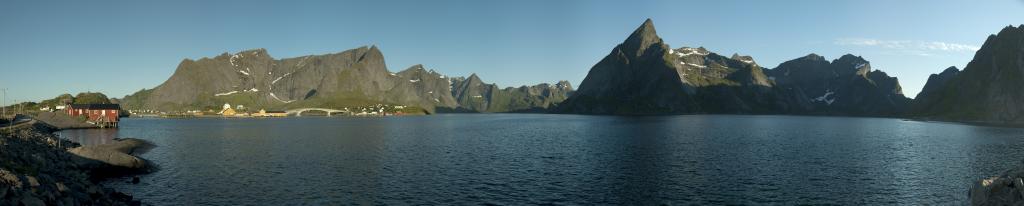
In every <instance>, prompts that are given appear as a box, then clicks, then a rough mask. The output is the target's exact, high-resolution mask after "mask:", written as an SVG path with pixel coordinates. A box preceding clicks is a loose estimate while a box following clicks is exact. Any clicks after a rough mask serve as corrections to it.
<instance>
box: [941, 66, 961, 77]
mask: <svg viewBox="0 0 1024 206" xmlns="http://www.w3.org/2000/svg"><path fill="white" fill-rule="evenodd" d="M959 72H960V69H958V68H956V66H950V67H949V68H946V70H942V73H939V75H940V76H941V75H946V74H955V73H959Z"/></svg>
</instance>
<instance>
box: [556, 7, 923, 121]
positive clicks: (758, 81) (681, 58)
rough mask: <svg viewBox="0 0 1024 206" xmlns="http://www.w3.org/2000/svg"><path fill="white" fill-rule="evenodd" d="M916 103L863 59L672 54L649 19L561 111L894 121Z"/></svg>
mask: <svg viewBox="0 0 1024 206" xmlns="http://www.w3.org/2000/svg"><path fill="white" fill-rule="evenodd" d="M908 101H909V99H907V98H906V97H905V96H903V94H902V89H901V88H900V85H899V82H898V80H897V79H896V78H894V77H889V76H888V75H887V74H885V73H884V72H881V71H872V70H871V67H870V63H869V62H868V61H866V60H864V59H862V58H860V57H857V56H853V55H844V56H843V57H840V58H839V59H836V60H833V61H832V62H829V61H828V60H825V58H824V57H821V56H818V55H814V54H811V55H808V56H806V57H802V58H798V59H794V60H791V61H788V62H786V63H783V64H781V65H779V67H778V68H775V69H771V70H767V69H764V68H763V67H761V66H759V65H758V64H757V63H756V62H755V61H754V59H753V58H752V57H750V56H741V55H739V54H733V55H732V56H731V57H725V56H722V55H719V54H716V53H714V52H710V51H708V50H707V49H705V48H703V47H700V48H690V47H682V48H679V49H670V48H669V46H668V45H666V44H664V43H663V42H662V40H661V38H659V37H658V36H657V33H656V32H655V29H654V24H653V23H652V22H651V20H650V19H648V20H647V21H645V22H644V23H643V24H642V25H641V26H640V27H639V28H637V29H636V30H635V31H634V32H633V33H632V34H631V35H630V36H629V37H628V38H627V39H626V40H625V41H624V42H623V43H622V44H619V45H618V46H616V47H615V48H614V49H612V52H611V53H610V54H609V55H608V56H606V57H605V58H604V59H602V60H601V61H600V62H598V63H597V64H596V65H594V67H592V68H591V70H590V72H589V73H588V74H587V77H586V78H585V79H584V80H583V82H582V83H581V84H580V87H579V90H578V91H577V92H575V93H574V94H573V95H572V96H571V97H570V98H569V99H568V100H566V102H564V103H562V104H560V106H559V107H558V108H557V109H555V112H560V113H580V114H615V115H646V114H688V113H727V114H737V113H756V114H825V115H865V116H892V115H898V114H900V113H901V112H902V111H903V110H904V109H905V107H906V105H907V103H908Z"/></svg>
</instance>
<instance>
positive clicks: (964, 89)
mask: <svg viewBox="0 0 1024 206" xmlns="http://www.w3.org/2000/svg"><path fill="white" fill-rule="evenodd" d="M1022 102H1024V25H1021V26H1020V27H1013V26H1008V27H1006V28H1003V29H1002V30H1001V31H999V33H998V34H996V35H990V36H989V37H988V39H986V40H985V43H984V44H983V45H982V46H981V49H979V50H978V52H976V53H975V54H974V59H973V60H971V62H970V63H968V64H967V66H966V67H964V69H963V71H956V69H955V68H950V69H946V71H943V72H942V73H940V74H938V75H932V76H931V77H930V78H928V82H927V83H926V84H925V87H924V89H922V91H921V94H920V95H918V98H917V100H915V102H914V107H913V109H912V111H911V115H913V116H915V117H923V118H931V119H938V120H948V121H965V122H981V123H996V124H1024V107H1021V105H1020V104H1021V103H1022Z"/></svg>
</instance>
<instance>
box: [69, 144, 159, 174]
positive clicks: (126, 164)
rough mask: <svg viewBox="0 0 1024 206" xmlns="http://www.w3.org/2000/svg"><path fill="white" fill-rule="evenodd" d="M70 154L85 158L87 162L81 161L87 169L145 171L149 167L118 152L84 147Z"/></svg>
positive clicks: (128, 155)
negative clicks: (111, 168)
mask: <svg viewBox="0 0 1024 206" xmlns="http://www.w3.org/2000/svg"><path fill="white" fill-rule="evenodd" d="M68 152H71V153H72V154H75V155H78V156H80V157H83V158H85V161H80V163H81V165H83V166H85V167H87V168H103V167H108V166H112V167H122V168H128V169H145V168H146V167H147V166H146V161H145V160H143V159H141V158H138V157H135V156H132V155H130V154H127V153H123V152H120V151H117V150H110V149H105V148H99V147H92V146H83V147H77V148H72V149H70V150H68ZM89 160H93V161H89ZM101 163H102V164H101Z"/></svg>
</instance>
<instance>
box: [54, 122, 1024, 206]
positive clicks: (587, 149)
mask: <svg viewBox="0 0 1024 206" xmlns="http://www.w3.org/2000/svg"><path fill="white" fill-rule="evenodd" d="M121 126H122V127H121V128H119V129H118V130H108V131H116V132H114V133H110V132H107V133H104V134H103V135H104V136H103V137H99V138H113V137H138V138H142V139H147V140H150V141H153V142H154V143H155V144H157V145H158V147H157V148H155V149H153V150H151V151H150V152H149V153H146V154H144V155H143V157H145V158H147V159H149V160H151V161H153V162H155V163H157V164H159V165H160V167H161V170H159V171H158V172H155V173H152V174H148V175H143V177H142V178H143V182H142V183H140V184H138V185H133V184H130V183H126V182H127V179H123V178H122V179H114V180H110V181H108V182H106V183H105V184H107V185H110V186H111V187H114V188H116V189H118V190H120V191H125V192H128V193H131V194H133V195H134V196H135V197H136V198H139V199H142V200H143V201H146V202H150V203H154V204H157V205H209V204H214V205H251V204H259V205H267V204H269V205H281V204H314V205H340V204H348V203H356V204H398V205H407V204H430V205H466V204H488V203H490V204H502V205H504V204H512V205H517V204H547V203H553V204H569V205H575V204H584V205H594V204H598V205H600V204H713V205H720V204H782V205H792V204H840V205H878V204H929V205H931V204H964V203H965V202H964V201H966V195H964V192H965V191H966V188H967V187H968V186H969V185H970V183H971V182H972V181H974V180H975V179H977V178H979V177H984V176H989V175H993V174H996V173H998V172H1000V171H1002V170H1003V169H1005V167H1006V166H1007V164H1012V163H1016V162H1017V161H1009V162H1007V160H1015V159H1018V158H1019V157H1021V156H1022V151H1024V150H1019V149H1017V148H1024V141H1022V140H1024V138H1021V137H1024V130H1021V129H1012V128H991V127H977V126H968V125H958V124H945V123H922V122H908V121H900V120H895V119H878V118H837V117H791V116H742V115H725V116H716V115H690V116H660V117H609V116H578V115H540V114H490V115H433V116H425V117H407V118H405V117H404V118H282V119H190V120H180V119H125V120H124V121H123V122H122V123H121ZM74 135H79V136H78V137H71V136H74ZM62 136H63V137H68V138H71V139H78V140H83V141H93V142H99V141H103V140H89V139H88V136H89V134H88V132H81V131H79V132H68V133H66V134H62Z"/></svg>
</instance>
